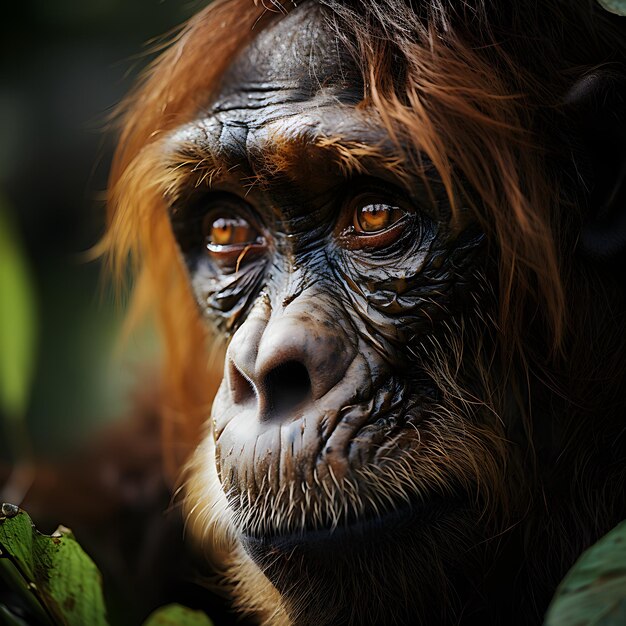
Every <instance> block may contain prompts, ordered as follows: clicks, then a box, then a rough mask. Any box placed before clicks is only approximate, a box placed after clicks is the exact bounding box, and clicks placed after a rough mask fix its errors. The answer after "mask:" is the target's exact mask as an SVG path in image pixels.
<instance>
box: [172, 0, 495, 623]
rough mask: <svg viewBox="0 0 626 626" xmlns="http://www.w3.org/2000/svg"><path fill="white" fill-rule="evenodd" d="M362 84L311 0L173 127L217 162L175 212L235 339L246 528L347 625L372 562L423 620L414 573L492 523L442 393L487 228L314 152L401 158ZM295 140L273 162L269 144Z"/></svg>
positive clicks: (232, 503)
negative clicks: (351, 149) (363, 151)
mask: <svg viewBox="0 0 626 626" xmlns="http://www.w3.org/2000/svg"><path fill="white" fill-rule="evenodd" d="M362 94H363V86H362V82H361V78H360V75H359V72H358V71H357V68H356V67H355V65H354V63H353V62H352V61H351V59H350V58H349V57H348V56H347V54H346V53H345V52H344V51H343V50H342V48H341V47H340V46H339V44H338V43H337V41H336V38H335V35H334V34H333V33H332V32H331V31H330V30H329V28H328V27H327V26H326V24H325V22H324V16H323V13H322V12H321V11H320V10H319V9H318V8H314V7H312V8H307V7H306V6H305V7H302V8H300V9H299V10H296V11H294V12H292V13H291V14H290V15H289V16H288V17H286V18H284V19H282V20H280V21H279V22H278V23H277V24H276V25H274V26H272V27H270V28H268V29H267V30H265V31H264V32H262V33H261V34H260V35H259V36H258V37H257V38H256V39H255V41H254V42H253V43H252V44H251V45H250V46H249V47H248V48H247V49H246V50H244V51H243V53H242V54H241V55H240V56H239V58H238V59H237V60H236V61H235V63H234V64H233V66H232V67H231V69H230V70H229V71H228V73H227V75H226V76H225V78H224V80H223V86H222V89H221V91H220V93H219V94H218V95H217V96H216V97H215V98H214V99H213V101H212V104H211V105H210V106H209V107H208V108H207V109H206V110H204V111H203V112H202V113H201V114H200V115H199V116H198V118H197V119H196V120H195V121H194V122H192V123H191V124H189V125H187V126H185V127H183V128H181V129H179V130H178V131H177V132H176V133H174V134H173V135H172V138H171V150H172V154H182V155H189V154H193V155H198V154H200V155H204V158H205V159H206V161H207V162H210V163H212V164H214V165H215V166H216V170H217V171H215V172H214V173H213V174H212V178H211V184H210V187H209V186H207V185H197V184H196V182H194V179H193V177H190V182H189V185H188V187H187V188H186V189H184V190H183V191H182V192H181V193H180V194H179V195H178V197H177V198H176V200H175V202H174V203H173V206H172V224H173V227H174V232H175V234H176V237H177V240H178V242H179V245H180V247H181V250H182V253H183V256H184V259H185V261H186V264H187V267H188V271H189V276H190V279H191V282H192V285H193V289H194V292H195V294H196V298H197V301H198V303H199V306H200V308H201V310H202V313H203V314H204V316H205V317H206V319H207V320H208V323H209V324H210V325H211V326H212V327H213V328H214V329H216V330H217V331H218V333H220V334H222V335H223V336H226V337H227V338H228V339H229V340H230V342H229V345H228V350H227V355H226V363H225V374H224V380H223V382H222V385H221V388H220V391H219V393H218V395H217V398H216V400H215V402H214V405H213V411H212V422H213V437H214V439H215V447H216V460H215V462H216V466H217V473H218V476H219V480H220V483H221V486H222V489H223V491H224V493H225V494H226V497H227V499H228V503H229V507H230V509H231V511H232V512H233V513H234V518H233V519H234V522H235V525H236V529H237V532H238V533H239V536H240V540H241V542H242V544H243V545H244V547H245V548H246V550H247V552H248V553H249V555H250V556H251V557H252V558H253V560H254V561H255V562H256V563H257V564H258V565H260V566H261V567H262V568H263V569H264V571H265V573H266V575H267V576H268V577H269V578H270V580H271V581H272V582H273V583H274V585H275V586H276V587H277V588H278V589H279V591H280V592H281V593H282V594H284V596H285V597H286V598H287V599H289V598H294V602H295V601H296V599H297V601H298V602H300V603H302V606H304V607H305V608H304V609H302V610H301V612H300V613H299V614H298V615H299V618H298V619H299V620H300V621H301V622H302V623H306V620H307V619H311V620H312V621H316V620H317V622H316V623H326V622H322V621H319V620H320V619H321V618H320V617H319V615H317V616H316V615H315V614H314V609H313V608H311V607H312V606H313V604H312V603H313V602H314V599H313V598H312V597H311V593H313V592H311V591H310V590H311V589H314V588H315V585H317V589H318V591H321V595H322V596H323V597H324V598H325V600H323V602H327V603H328V605H329V606H330V605H333V606H334V609H333V610H334V615H335V617H334V618H333V619H334V620H335V622H334V623H341V622H342V621H345V620H347V619H349V618H348V617H347V615H348V613H347V612H345V613H344V609H342V606H345V604H346V602H347V600H346V599H345V598H343V596H342V597H341V598H340V597H339V595H337V588H338V586H339V587H341V588H342V589H343V591H342V593H345V594H347V595H348V597H349V596H350V594H351V593H352V594H354V595H355V599H353V600H350V603H351V604H354V602H360V603H361V604H362V606H363V610H364V611H370V618H371V619H374V621H375V619H376V618H375V615H376V611H378V610H380V611H381V615H380V616H379V617H380V619H381V620H382V619H384V617H383V613H382V609H381V608H380V606H381V605H380V603H379V601H378V600H371V601H370V600H367V601H366V600H364V599H363V597H360V595H359V594H360V593H361V592H360V591H359V589H361V588H360V587H359V584H358V580H357V581H356V582H350V581H351V580H352V579H353V578H354V574H355V569H358V567H357V565H356V564H357V563H359V564H361V565H362V567H361V571H362V574H361V575H360V576H361V577H365V578H366V579H367V580H368V581H369V582H368V584H371V585H376V586H377V587H378V588H379V589H384V590H385V592H384V593H386V594H387V596H388V597H389V598H391V599H392V600H391V601H392V602H395V603H396V604H398V606H400V608H398V609H397V615H398V616H399V617H397V619H398V620H399V621H402V620H403V619H407V620H408V619H411V618H412V617H416V616H418V615H422V614H423V613H424V608H423V606H422V604H423V602H422V601H420V603H419V606H418V605H416V604H414V603H413V600H411V599H410V598H408V596H409V595H410V594H407V593H406V584H407V581H408V579H409V578H410V579H411V580H412V581H413V582H412V583H411V584H413V583H415V584H418V583H419V584H421V585H422V589H423V591H424V592H425V593H426V592H427V590H428V589H429V588H430V587H431V586H434V585H435V584H440V583H441V584H442V585H445V583H443V582H441V581H440V578H441V575H440V572H442V571H444V570H446V568H447V569H448V570H452V573H450V572H449V571H447V572H446V574H445V578H446V579H450V578H454V576H455V575H457V574H458V575H461V572H462V570H463V569H464V565H462V564H459V563H460V562H461V561H462V560H463V559H465V560H466V561H467V562H470V561H471V558H469V557H468V555H467V553H468V549H467V545H468V544H469V543H470V537H472V538H473V537H475V536H478V537H479V538H480V537H481V535H482V533H481V531H477V530H476V526H477V524H476V520H477V519H478V518H479V517H480V511H479V510H477V507H476V504H475V497H476V494H475V493H474V489H473V488H474V484H473V481H472V479H467V478H466V477H462V476H460V475H459V474H463V471H464V461H463V460H455V458H454V454H455V451H454V448H453V447H451V448H450V449H448V448H447V445H448V441H456V442H457V444H458V445H459V446H461V445H464V444H463V442H462V435H461V434H459V433H461V432H462V431H463V429H464V428H465V426H464V425H463V424H462V423H461V421H460V419H461V418H460V417H459V419H457V420H456V421H455V419H453V418H451V417H449V416H448V415H447V413H445V410H444V409H442V406H445V402H446V400H445V399H444V398H443V397H442V392H441V383H440V381H439V382H435V381H434V380H433V375H434V374H433V368H434V367H435V366H434V365H433V360H434V359H435V358H437V359H440V358H442V356H446V355H448V357H449V358H451V357H450V354H451V353H453V352H454V350H453V348H452V344H451V339H453V338H454V337H460V336H461V335H462V330H461V329H462V328H463V327H465V325H467V324H471V325H472V326H473V327H474V329H475V330H476V329H478V330H477V334H478V335H482V334H484V332H485V331H484V329H483V328H482V327H483V323H482V318H481V316H480V312H481V311H482V313H484V312H485V310H486V309H485V307H487V306H488V305H487V304H486V302H487V300H488V298H487V297H486V296H484V295H483V293H488V290H485V289H484V282H485V278H484V276H485V273H486V272H487V271H488V269H487V268H486V261H485V256H486V255H485V254H484V246H483V236H482V235H481V233H480V231H479V230H478V229H477V228H476V227H475V226H474V225H472V223H471V220H470V219H468V220H467V222H466V223H465V224H464V225H462V226H459V225H458V223H457V225H456V226H453V224H452V220H451V212H450V207H449V204H448V200H447V198H446V196H445V194H444V192H443V191H442V189H441V185H440V183H438V182H437V181H436V180H435V179H432V180H431V187H430V190H428V189H427V188H426V186H425V183H424V181H423V178H422V177H421V176H420V175H418V174H417V173H413V174H410V175H409V176H408V178H407V177H400V176H398V175H397V173H394V171H391V170H390V169H389V168H388V167H386V166H385V163H384V162H381V161H380V159H376V158H374V157H364V158H363V160H362V165H363V167H362V171H360V172H358V173H352V174H350V173H346V172H343V171H342V170H341V168H340V167H339V166H338V164H337V160H336V159H335V158H334V155H333V153H332V152H330V151H329V150H327V149H324V148H323V147H320V146H321V143H322V140H327V139H333V140H336V141H337V142H338V143H339V144H340V145H346V146H347V145H349V144H350V142H355V141H357V142H360V143H362V144H365V145H367V146H371V147H373V148H375V149H376V150H377V151H382V152H383V153H384V154H387V155H389V156H392V155H393V154H397V153H398V151H397V150H396V148H395V147H394V145H393V142H392V140H391V138H390V137H389V135H388V134H387V132H386V130H385V129H384V128H383V126H382V125H381V124H380V123H379V121H378V119H377V117H376V116H375V115H374V114H373V113H372V112H371V111H368V110H367V109H366V108H363V107H358V106H357V105H358V104H359V102H360V101H361V98H362ZM283 153H284V154H287V155H288V156H289V159H287V162H286V164H285V165H282V166H281V167H273V166H272V164H273V163H274V161H272V160H271V158H270V159H268V156H267V155H276V154H278V155H281V154H283ZM272 158H273V157H272ZM268 160H269V161H271V162H270V163H268ZM224 242H226V243H224ZM470 351H471V345H470ZM434 355H437V356H436V357H435V356H434ZM457 376H458V380H461V379H463V378H464V379H466V382H467V381H471V379H472V377H471V373H468V372H465V373H464V372H463V371H461V372H457ZM467 384H471V382H469V383H467ZM449 410H450V411H451V409H449ZM466 418H467V419H468V420H473V421H475V422H476V423H480V421H481V418H480V417H476V416H463V419H466ZM447 422H449V423H447ZM449 445H450V446H452V444H451V443H450V444H449ZM468 454H469V453H468ZM467 463H468V464H470V461H467ZM463 476H465V475H463ZM477 533H478V534H477ZM451 545H453V547H450V546H451ZM459 553H460V554H461V555H462V556H460V555H459ZM339 554H340V555H342V556H341V558H339V557H338V555H339ZM426 561H429V562H431V565H432V563H434V566H429V568H426V566H425V565H424V566H420V563H422V564H424V563H426ZM374 563H375V564H376V565H375V567H374V568H373V569H372V568H371V565H372V564H374ZM399 563H405V566H406V567H405V571H404V573H402V574H398V568H397V565H398V564H399ZM363 564H364V565H363ZM468 567H469V565H468ZM363 568H365V569H363ZM363 572H366V573H363ZM433 572H434V573H433ZM303 577H305V578H306V580H307V581H308V582H307V583H306V585H304V583H301V582H300V581H301V580H302V579H303ZM399 577H400V578H399ZM357 578H359V577H357ZM435 580H437V581H440V582H438V583H435ZM313 582H314V583H315V584H313ZM305 587H306V589H309V592H307V591H306V589H305ZM361 591H362V590H361ZM370 591H371V589H370ZM307 593H308V595H307ZM375 596H376V593H374V592H372V596H371V597H372V598H374V597H375ZM368 597H369V596H368ZM303 598H304V599H303ZM342 598H343V599H342ZM359 598H360V599H359ZM394 598H395V600H394ZM307 607H308V608H307ZM346 610H347V609H346ZM351 610H352V609H351ZM294 611H295V609H294ZM372 611H374V612H373V613H372ZM294 615H295V613H294ZM307 616H308V617H307ZM387 619H391V617H389V616H388V617H387ZM433 623H435V622H433Z"/></svg>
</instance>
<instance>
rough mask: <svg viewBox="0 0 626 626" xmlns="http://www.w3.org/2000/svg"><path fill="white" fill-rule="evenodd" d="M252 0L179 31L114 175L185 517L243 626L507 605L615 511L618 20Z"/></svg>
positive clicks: (122, 236)
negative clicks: (161, 383)
mask: <svg viewBox="0 0 626 626" xmlns="http://www.w3.org/2000/svg"><path fill="white" fill-rule="evenodd" d="M276 8H277V10H276V11H274V12H272V11H268V10H267V9H266V8H264V7H262V6H256V5H255V4H253V3H252V2H250V0H223V1H221V2H220V1H218V2H216V3H214V4H212V5H211V6H210V7H209V8H208V9H207V10H205V11H203V12H202V13H200V14H199V15H198V16H196V18H194V19H193V20H192V21H191V22H190V23H189V25H188V26H187V27H186V28H185V29H184V30H183V31H182V33H181V34H180V36H179V38H178V40H177V41H176V43H175V44H174V45H173V47H172V48H170V49H169V50H168V51H167V52H166V53H165V54H164V55H163V56H162V58H161V59H160V60H159V61H158V62H157V64H156V65H155V66H154V67H153V69H152V71H151V73H150V74H149V75H148V77H147V78H146V80H145V81H144V82H143V83H142V85H140V86H139V88H138V90H137V91H136V93H135V94H134V95H133V96H131V99H130V104H129V110H128V114H127V116H126V119H125V127H124V130H123V133H122V139H121V144H120V148H119V150H118V154H117V158H116V162H115V164H114V168H113V173H112V185H111V206H112V211H111V226H110V231H109V237H110V242H111V245H112V248H113V250H114V252H115V256H114V257H113V258H114V259H116V260H117V262H118V263H121V261H123V259H124V258H126V256H127V254H128V252H129V251H131V252H133V253H136V254H137V257H138V258H139V259H140V261H141V263H142V278H141V279H140V282H139V285H138V292H139V293H140V294H143V296H146V294H148V296H150V297H153V298H154V299H155V301H156V305H157V308H158V310H159V312H160V314H161V321H162V325H163V329H164V334H165V338H166V347H167V349H168V368H167V370H166V375H165V379H166V381H167V386H168V390H169V398H170V400H169V403H168V407H169V409H170V412H171V414H172V416H171V420H169V421H168V427H169V428H170V434H169V442H170V444H172V443H174V444H182V443H184V442H186V443H187V444H188V445H189V446H190V448H188V449H191V450H193V453H192V455H191V460H190V461H189V462H188V463H187V466H186V470H185V472H184V493H185V495H186V499H185V502H186V511H187V515H188V520H189V525H190V528H191V530H192V534H193V535H194V537H195V539H196V540H197V541H198V545H199V546H200V547H201V549H202V550H203V551H204V552H205V553H206V556H207V558H209V559H210V560H211V561H212V562H213V563H214V565H215V566H216V567H217V568H218V571H220V572H221V573H223V575H224V579H225V584H227V585H230V587H231V589H232V592H233V595H234V597H235V602H236V603H237V605H238V606H239V607H240V608H241V609H242V610H243V611H248V612H251V613H255V614H256V615H257V616H258V617H259V618H260V619H261V620H264V621H265V622H266V623H268V624H278V623H284V624H290V623H297V624H309V623H311V624H313V623H315V624H339V623H372V624H377V623H392V622H394V621H395V622H398V623H424V624H445V623H461V622H462V623H472V622H476V623H482V624H485V623H503V624H514V623H520V624H529V623H533V622H534V621H537V620H538V619H540V617H539V616H540V615H541V614H542V612H543V611H544V610H545V606H546V603H547V601H548V599H549V597H550V595H551V593H552V591H553V589H554V586H555V584H556V582H558V580H559V578H560V577H561V576H562V574H563V573H564V571H565V570H566V569H567V568H568V567H569V565H571V563H572V562H573V560H574V559H575V558H576V556H577V555H578V553H579V552H580V551H581V550H582V549H583V548H584V547H585V546H586V545H588V544H589V543H590V542H591V541H593V540H594V539H595V538H596V537H598V536H599V535H600V534H601V533H603V532H605V531H606V530H608V528H610V527H611V525H612V524H614V523H616V522H617V521H618V520H619V519H621V518H622V517H624V516H626V510H625V509H626V506H625V503H624V500H623V486H624V476H625V474H624V469H625V466H624V454H625V452H626V451H625V449H624V438H623V437H622V436H621V434H622V431H623V424H622V419H623V417H624V409H625V406H626V402H625V400H624V395H623V391H622V390H623V389H624V384H625V383H626V374H625V367H624V363H625V361H624V359H625V357H626V345H625V337H624V333H623V328H624V319H625V316H624V312H625V308H624V285H623V278H622V276H621V275H620V269H621V268H623V262H624V248H625V247H626V246H625V245H624V242H625V241H626V224H625V213H626V211H624V209H626V198H625V195H624V190H623V187H621V186H620V182H621V178H623V175H624V163H625V160H624V146H625V145H626V132H625V125H624V121H623V119H621V118H620V115H621V113H620V108H621V107H623V103H624V100H623V97H624V87H623V85H624V76H623V72H624V65H623V62H624V51H625V48H624V40H623V37H622V34H623V33H622V32H621V30H623V27H621V24H620V23H619V18H616V17H614V16H610V15H609V14H607V13H605V12H604V11H602V10H601V9H600V8H599V7H596V6H595V5H593V4H592V3H589V2H586V1H585V2H582V1H581V2H572V1H571V0H568V1H567V2H566V1H560V0H550V1H547V2H543V3H541V4H540V5H537V4H536V3H534V2H517V3H513V4H510V3H505V2H503V3H498V2H493V3H483V2H464V3H457V4H454V3H445V2H439V1H437V0H431V1H430V2H424V3H420V4H417V5H415V4H414V3H405V2H404V0H368V1H362V2H361V1H359V0H354V1H352V2H348V1H346V2H338V1H337V2H336V1H334V0H317V1H314V0H308V1H307V2H304V3H303V4H302V5H301V6H298V7H295V5H294V6H292V5H287V4H285V5H284V6H283V5H280V6H279V5H277V7H276ZM278 9H280V10H278ZM565 25H566V26H565ZM620 27H621V30H620ZM143 303H144V304H145V297H144V298H143ZM222 363H223V378H222V371H221V370H222ZM220 380H221V383H220ZM218 385H219V390H218V391H217V393H216V387H217V386H218ZM211 405H212V406H211ZM516 620H517V621H516Z"/></svg>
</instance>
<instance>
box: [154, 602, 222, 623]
mask: <svg viewBox="0 0 626 626" xmlns="http://www.w3.org/2000/svg"><path fill="white" fill-rule="evenodd" d="M144 626H212V622H211V620H210V619H209V618H208V617H207V616H206V615H205V614H204V613H203V612H202V611H192V610H191V609H189V608H187V607H186V606H181V605H180V604H170V605H169V606H166V607H163V608H161V609H157V610H156V611H155V612H154V613H153V614H152V615H151V616H150V617H149V618H148V619H147V620H146V622H145V624H144Z"/></svg>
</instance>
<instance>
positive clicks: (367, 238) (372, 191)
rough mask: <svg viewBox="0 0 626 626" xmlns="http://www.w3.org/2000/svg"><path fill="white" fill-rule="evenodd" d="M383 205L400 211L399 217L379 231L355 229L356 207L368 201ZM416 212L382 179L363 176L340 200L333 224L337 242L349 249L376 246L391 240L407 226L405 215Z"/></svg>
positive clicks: (373, 247) (364, 205)
mask: <svg viewBox="0 0 626 626" xmlns="http://www.w3.org/2000/svg"><path fill="white" fill-rule="evenodd" d="M374 204H379V205H384V206H387V207H389V208H390V209H392V210H393V209H397V210H400V211H402V212H403V215H402V217H401V218H400V219H398V220H397V221H395V222H392V223H391V225H390V226H388V227H387V228H384V229H382V230H379V231H373V232H367V231H365V230H363V231H359V230H357V229H356V228H355V226H354V221H355V214H356V211H358V210H360V209H362V208H363V207H366V206H368V205H374ZM415 214H416V210H415V207H414V205H413V203H412V202H410V201H409V200H408V198H407V196H406V194H404V193H402V191H401V190H398V189H397V188H395V186H392V185H389V184H387V183H385V182H384V181H378V180H376V181H370V180H366V181H365V182H364V183H362V185H361V188H360V189H357V191H356V192H352V193H350V195H349V196H347V198H346V199H345V200H344V201H343V202H342V207H341V215H340V218H339V220H338V222H337V226H336V228H335V236H336V238H337V241H338V242H339V244H340V245H341V246H342V247H343V248H346V249H349V250H359V249H367V248H370V249H378V248H384V247H387V246H389V245H391V244H393V243H394V242H395V241H396V240H397V239H398V238H399V237H400V235H401V234H402V232H403V231H404V229H405V228H406V227H407V224H408V222H409V219H410V217H411V216H412V215H415Z"/></svg>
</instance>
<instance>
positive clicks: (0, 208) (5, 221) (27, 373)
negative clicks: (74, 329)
mask: <svg viewBox="0 0 626 626" xmlns="http://www.w3.org/2000/svg"><path fill="white" fill-rule="evenodd" d="M0 294H2V298H0V408H1V409H2V410H3V411H4V413H5V414H6V415H7V416H8V417H10V418H12V419H16V418H21V417H22V416H23V415H24V411H25V410H26V406H27V402H28V396H29V391H30V385H31V382H32V377H33V372H34V355H35V344H36V333H37V319H36V318H37V315H36V310H35V296H34V293H33V286H32V281H31V277H30V271H29V269H28V266H27V262H26V259H25V256H24V250H23V248H22V245H21V242H20V241H19V239H18V237H17V235H16V233H15V230H14V228H13V226H12V224H11V223H10V221H9V215H8V211H7V207H6V206H5V204H4V202H3V199H2V197H0Z"/></svg>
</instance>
